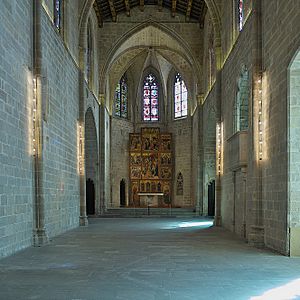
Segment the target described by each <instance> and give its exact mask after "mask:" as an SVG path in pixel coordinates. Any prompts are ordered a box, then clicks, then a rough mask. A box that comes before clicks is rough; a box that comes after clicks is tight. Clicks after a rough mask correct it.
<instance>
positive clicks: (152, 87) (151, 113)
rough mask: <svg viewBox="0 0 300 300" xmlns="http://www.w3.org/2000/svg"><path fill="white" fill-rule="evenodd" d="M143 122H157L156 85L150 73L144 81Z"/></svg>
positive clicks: (155, 80)
mask: <svg viewBox="0 0 300 300" xmlns="http://www.w3.org/2000/svg"><path fill="white" fill-rule="evenodd" d="M143 120H144V121H158V83H157V79H156V77H155V76H154V75H153V74H152V73H150V74H148V75H147V76H146V77H145V80H144V88H143Z"/></svg>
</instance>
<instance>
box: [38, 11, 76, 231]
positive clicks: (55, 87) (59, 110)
mask: <svg viewBox="0 0 300 300" xmlns="http://www.w3.org/2000/svg"><path fill="white" fill-rule="evenodd" d="M42 53H43V59H42V66H43V76H44V78H45V81H46V82H47V92H48V95H47V98H48V99H47V101H48V107H49V108H48V115H47V119H46V121H44V136H43V143H44V149H43V173H44V174H43V180H44V181H43V198H44V203H45V227H46V232H47V234H48V235H49V236H50V237H52V236H55V235H57V234H60V233H62V232H64V231H66V230H68V229H71V228H74V227H76V226H78V224H79V223H78V222H79V219H78V216H79V179H78V173H77V119H78V117H79V105H78V103H79V88H78V85H79V83H78V68H77V66H76V64H75V62H74V61H73V59H72V57H71V56H70V55H69V53H68V51H67V49H66V48H65V46H64V44H63V43H62V39H61V36H60V35H59V34H58V32H57V31H56V29H55V28H54V26H53V25H52V22H51V20H50V19H49V17H48V15H47V14H46V13H45V12H44V11H42ZM62 66H63V67H62ZM43 101H46V99H43Z"/></svg>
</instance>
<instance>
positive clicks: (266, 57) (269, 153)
mask: <svg viewBox="0 0 300 300" xmlns="http://www.w3.org/2000/svg"><path fill="white" fill-rule="evenodd" d="M262 8H263V13H262V19H263V29H264V34H263V46H264V47H263V69H264V70H265V72H264V81H263V90H264V98H263V100H264V117H265V151H264V155H265V162H264V171H263V176H264V181H263V186H264V190H263V198H264V211H265V222H264V223H265V224H264V225H265V233H266V234H265V243H266V245H267V246H268V247H270V248H274V249H276V250H278V251H280V252H282V253H287V252H288V239H287V232H288V227H289V226H290V225H288V224H287V220H288V219H289V217H290V216H291V215H293V214H294V215H295V214H296V215H298V216H299V206H296V207H293V209H294V211H287V210H288V208H289V207H292V206H290V204H289V203H288V190H287V174H288V173H287V170H288V165H287V157H288V155H287V151H288V149H287V145H288V143H287V137H288V129H287V124H288V120H287V116H288V111H287V108H288V105H287V104H288V101H287V95H288V85H289V79H288V68H289V66H290V63H291V61H292V59H293V58H294V56H295V54H296V52H297V51H298V49H299V45H300V35H299V32H300V22H299V18H300V3H299V1H292V0H288V1H284V2H282V1H266V0H264V1H263V2H262ZM274 32H276V34H274ZM292 139H293V138H292ZM292 226H294V225H292Z"/></svg>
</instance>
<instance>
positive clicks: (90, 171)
mask: <svg viewBox="0 0 300 300" xmlns="http://www.w3.org/2000/svg"><path fill="white" fill-rule="evenodd" d="M84 131H85V151H84V152H85V177H86V180H87V181H86V191H87V192H88V191H90V187H91V183H93V186H94V194H93V193H89V194H88V193H87V196H89V197H94V199H86V203H87V207H88V208H89V210H88V212H94V214H99V213H100V208H99V207H100V203H99V161H98V139H97V131H96V125H95V120H94V115H93V111H92V109H91V108H88V109H87V111H86V113H85V128H84ZM92 203H94V205H95V207H94V209H93V208H92V207H91V205H92Z"/></svg>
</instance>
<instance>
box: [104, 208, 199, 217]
mask: <svg viewBox="0 0 300 300" xmlns="http://www.w3.org/2000/svg"><path fill="white" fill-rule="evenodd" d="M149 216H150V217H196V216H197V215H196V210H195V208H193V207H191V208H167V207H166V208H161V207H151V206H150V207H149V208H148V207H138V208H134V207H120V208H109V209H107V210H106V212H105V214H104V215H101V216H99V217H124V218H126V217H149Z"/></svg>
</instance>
